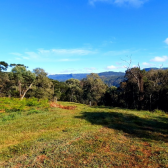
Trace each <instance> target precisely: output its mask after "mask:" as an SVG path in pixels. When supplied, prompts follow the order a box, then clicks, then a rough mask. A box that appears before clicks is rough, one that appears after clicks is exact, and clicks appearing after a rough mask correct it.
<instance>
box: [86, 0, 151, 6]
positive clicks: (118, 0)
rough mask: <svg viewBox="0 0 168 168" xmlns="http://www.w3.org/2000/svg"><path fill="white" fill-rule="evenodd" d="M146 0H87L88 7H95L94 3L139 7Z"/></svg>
mask: <svg viewBox="0 0 168 168" xmlns="http://www.w3.org/2000/svg"><path fill="white" fill-rule="evenodd" d="M147 1H148V0H89V4H90V5H93V6H94V5H95V3H96V2H104V3H111V4H115V5H119V6H134V7H140V6H142V5H143V4H144V3H145V2H147Z"/></svg>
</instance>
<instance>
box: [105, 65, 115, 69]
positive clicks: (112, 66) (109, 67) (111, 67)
mask: <svg viewBox="0 0 168 168" xmlns="http://www.w3.org/2000/svg"><path fill="white" fill-rule="evenodd" d="M106 69H117V67H116V66H114V65H111V66H107V68H106Z"/></svg>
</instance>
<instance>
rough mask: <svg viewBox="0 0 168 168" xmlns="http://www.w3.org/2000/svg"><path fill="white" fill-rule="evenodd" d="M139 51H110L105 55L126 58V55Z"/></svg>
mask: <svg viewBox="0 0 168 168" xmlns="http://www.w3.org/2000/svg"><path fill="white" fill-rule="evenodd" d="M135 52H137V51H130V50H121V51H108V52H106V53H104V55H105V56H119V55H121V56H124V55H131V54H132V53H135Z"/></svg>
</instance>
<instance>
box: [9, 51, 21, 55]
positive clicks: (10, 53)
mask: <svg viewBox="0 0 168 168" xmlns="http://www.w3.org/2000/svg"><path fill="white" fill-rule="evenodd" d="M10 54H12V55H16V56H22V54H20V53H16V52H14V53H10Z"/></svg>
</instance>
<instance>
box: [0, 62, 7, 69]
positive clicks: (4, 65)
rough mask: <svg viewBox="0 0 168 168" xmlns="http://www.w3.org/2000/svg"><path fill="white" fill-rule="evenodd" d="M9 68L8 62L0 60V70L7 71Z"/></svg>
mask: <svg viewBox="0 0 168 168" xmlns="http://www.w3.org/2000/svg"><path fill="white" fill-rule="evenodd" d="M7 68H8V63H6V62H4V61H0V72H2V71H6V70H7Z"/></svg>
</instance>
